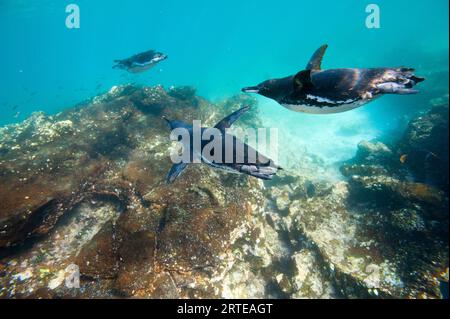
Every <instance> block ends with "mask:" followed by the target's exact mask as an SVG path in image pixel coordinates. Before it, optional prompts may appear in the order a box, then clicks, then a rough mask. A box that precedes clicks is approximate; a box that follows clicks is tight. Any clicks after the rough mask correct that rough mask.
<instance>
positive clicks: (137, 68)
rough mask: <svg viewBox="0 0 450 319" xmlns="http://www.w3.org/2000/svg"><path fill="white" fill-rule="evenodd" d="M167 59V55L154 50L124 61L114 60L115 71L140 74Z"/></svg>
mask: <svg viewBox="0 0 450 319" xmlns="http://www.w3.org/2000/svg"><path fill="white" fill-rule="evenodd" d="M165 59H167V55H165V54H164V53H161V52H156V51H154V50H149V51H146V52H142V53H138V54H135V55H133V56H132V57H129V58H127V59H123V60H114V63H115V65H114V66H113V69H123V70H126V71H128V72H130V73H140V72H144V71H147V70H148V69H150V68H152V67H154V66H155V65H156V64H158V63H159V62H161V61H163V60H165Z"/></svg>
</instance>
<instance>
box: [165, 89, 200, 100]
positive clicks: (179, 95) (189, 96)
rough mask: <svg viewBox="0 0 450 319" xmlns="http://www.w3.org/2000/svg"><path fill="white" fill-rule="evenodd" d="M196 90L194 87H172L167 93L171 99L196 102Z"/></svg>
mask: <svg viewBox="0 0 450 319" xmlns="http://www.w3.org/2000/svg"><path fill="white" fill-rule="evenodd" d="M196 91H197V90H196V88H195V87H192V86H177V87H175V86H172V87H170V88H169V90H168V91H167V94H169V95H170V96H171V97H174V98H176V99H179V100H191V101H193V100H195V93H196Z"/></svg>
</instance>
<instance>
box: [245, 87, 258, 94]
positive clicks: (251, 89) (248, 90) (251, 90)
mask: <svg viewBox="0 0 450 319" xmlns="http://www.w3.org/2000/svg"><path fill="white" fill-rule="evenodd" d="M242 92H244V93H259V87H257V86H248V87H245V88H243V89H242Z"/></svg>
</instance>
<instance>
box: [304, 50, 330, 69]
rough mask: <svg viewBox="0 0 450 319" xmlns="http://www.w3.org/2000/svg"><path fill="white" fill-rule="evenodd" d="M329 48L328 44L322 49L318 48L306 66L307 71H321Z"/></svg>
mask: <svg viewBox="0 0 450 319" xmlns="http://www.w3.org/2000/svg"><path fill="white" fill-rule="evenodd" d="M327 48H328V44H324V45H322V46H321V47H320V48H318V49H317V50H316V52H314V54H313V55H312V57H311V59H310V60H309V62H308V64H307V65H306V70H320V67H321V65H322V59H323V56H324V54H325V51H326V50H327Z"/></svg>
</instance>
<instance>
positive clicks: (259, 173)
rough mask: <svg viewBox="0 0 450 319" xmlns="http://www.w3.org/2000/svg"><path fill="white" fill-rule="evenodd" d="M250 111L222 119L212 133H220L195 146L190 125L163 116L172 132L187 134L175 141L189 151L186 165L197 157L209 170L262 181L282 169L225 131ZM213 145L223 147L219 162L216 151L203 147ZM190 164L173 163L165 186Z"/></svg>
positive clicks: (243, 111)
mask: <svg viewBox="0 0 450 319" xmlns="http://www.w3.org/2000/svg"><path fill="white" fill-rule="evenodd" d="M249 109H250V107H249V106H245V107H243V108H241V109H239V110H237V111H235V112H233V113H232V114H230V115H228V116H227V117H225V118H224V119H222V120H221V121H220V122H219V123H217V124H216V125H215V126H214V128H215V129H217V130H215V132H218V133H219V134H215V135H212V134H211V137H210V138H209V139H206V140H203V139H202V141H201V142H200V143H198V146H197V147H196V144H197V143H194V140H193V139H194V138H193V137H194V132H193V130H194V128H193V126H192V125H190V124H187V123H184V122H182V121H176V120H168V119H167V118H165V117H163V118H164V120H166V122H167V123H168V125H169V127H170V129H171V130H175V129H184V130H186V132H188V133H189V140H188V141H186V140H183V139H181V138H180V137H179V138H178V141H180V142H182V143H183V149H184V150H189V152H190V154H189V157H190V160H189V163H193V162H194V160H193V157H194V156H198V157H199V158H200V159H201V161H200V162H201V163H204V164H207V165H209V166H210V167H212V168H216V169H221V170H224V171H227V172H231V173H237V174H247V175H250V176H253V177H256V178H259V179H263V180H270V179H272V178H273V176H274V175H276V173H277V171H278V170H279V169H281V167H279V166H278V165H276V164H275V163H274V162H273V161H272V160H271V159H269V158H268V157H266V156H264V155H262V154H261V153H259V152H257V151H256V150H255V149H254V148H252V147H251V146H249V145H247V144H246V143H244V142H242V141H241V140H239V139H238V138H236V137H235V136H233V135H230V134H228V133H227V132H226V129H228V128H230V127H231V125H232V124H233V123H234V122H235V121H236V120H237V119H238V118H239V117H240V116H241V115H242V114H244V113H245V112H247V111H248V110H249ZM207 130H209V129H208V128H204V127H202V128H201V136H203V137H204V136H205V134H204V133H205V132H206V133H208V131H207ZM209 132H212V131H209ZM216 138H219V139H220V141H217V140H216V141H215V140H214V139H216ZM215 142H220V143H221V144H219V145H221V146H222V152H221V153H222V154H221V156H220V158H219V160H217V158H216V157H214V151H215V150H212V151H211V152H209V151H205V148H206V147H207V145H208V144H209V143H215ZM231 152H232V153H231ZM230 154H231V156H230ZM189 163H187V162H183V161H182V162H180V163H176V164H173V165H172V167H171V169H170V171H169V173H168V175H167V178H166V183H168V184H170V183H173V182H174V181H175V179H176V178H177V177H178V176H180V175H181V173H182V172H183V171H184V169H185V168H186V167H187V165H188V164H189Z"/></svg>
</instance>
